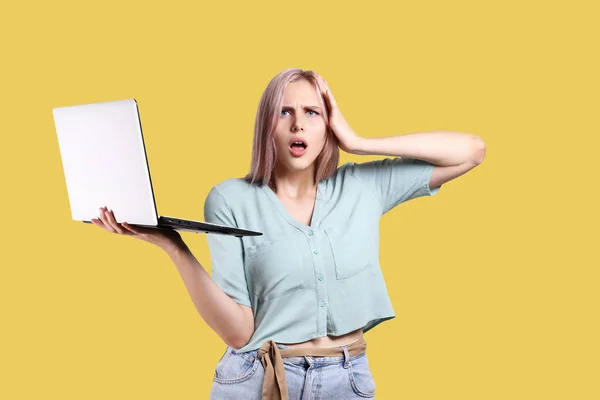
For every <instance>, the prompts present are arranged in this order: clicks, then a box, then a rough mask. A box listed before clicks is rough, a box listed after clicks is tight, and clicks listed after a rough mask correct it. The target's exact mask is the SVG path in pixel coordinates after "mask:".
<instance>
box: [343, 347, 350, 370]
mask: <svg viewBox="0 0 600 400" xmlns="http://www.w3.org/2000/svg"><path fill="white" fill-rule="evenodd" d="M342 350H344V368H348V366H349V365H350V364H352V363H351V362H350V356H349V355H348V346H347V345H344V346H342Z"/></svg>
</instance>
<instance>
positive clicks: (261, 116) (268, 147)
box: [244, 68, 340, 185]
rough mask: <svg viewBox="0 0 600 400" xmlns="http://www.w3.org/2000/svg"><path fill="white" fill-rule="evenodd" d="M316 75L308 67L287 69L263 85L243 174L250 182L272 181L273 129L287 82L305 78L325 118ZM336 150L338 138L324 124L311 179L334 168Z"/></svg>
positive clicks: (337, 149) (325, 110) (327, 119)
mask: <svg viewBox="0 0 600 400" xmlns="http://www.w3.org/2000/svg"><path fill="white" fill-rule="evenodd" d="M318 76H319V75H318V74H317V73H316V72H314V71H312V70H302V69H299V68H287V69H285V70H283V71H281V72H280V73H278V74H277V75H276V76H275V77H274V78H273V79H271V81H270V82H269V84H268V85H267V87H266V89H265V91H264V92H263V94H262V97H261V98H260V102H259V104H258V111H257V113H256V120H255V123H254V141H253V144H252V162H251V164H250V173H248V175H246V176H245V177H244V179H245V180H247V181H248V182H250V183H251V184H252V183H254V182H256V181H259V182H261V183H263V184H266V185H269V184H271V183H272V179H273V170H274V169H275V163H276V161H277V154H276V147H275V129H276V128H277V122H278V120H279V115H280V113H281V107H282V105H283V104H282V103H283V92H284V90H285V88H286V87H287V85H288V83H290V82H295V81H298V80H300V79H305V80H306V81H308V82H309V83H311V84H312V85H313V86H314V87H315V90H316V91H317V98H318V101H319V106H321V108H322V110H323V113H322V115H323V118H324V119H325V121H329V118H328V109H327V107H326V106H325V100H324V99H323V95H322V94H321V93H322V92H323V91H324V88H321V87H320V84H319V82H318V79H317V78H318ZM339 154H340V150H339V148H338V140H337V137H336V136H335V134H334V133H333V132H332V131H331V127H330V126H329V124H327V133H326V139H325V147H324V148H323V151H322V152H321V154H319V156H317V158H316V159H315V161H314V163H315V182H316V183H318V182H319V181H321V180H322V179H327V178H329V177H330V176H331V175H333V173H334V172H335V171H336V169H337V165H338V160H339Z"/></svg>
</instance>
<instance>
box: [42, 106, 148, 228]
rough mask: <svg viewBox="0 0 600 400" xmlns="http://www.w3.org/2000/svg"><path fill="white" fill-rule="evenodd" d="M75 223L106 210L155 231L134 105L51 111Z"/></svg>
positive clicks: (145, 164) (145, 166)
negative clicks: (115, 210)
mask: <svg viewBox="0 0 600 400" xmlns="http://www.w3.org/2000/svg"><path fill="white" fill-rule="evenodd" d="M52 112H53V114H54V123H55V126H56V133H57V136H58V143H59V148H60V155H61V159H62V165H63V171H64V175H65V180H66V185H67V193H68V196H69V203H70V206H71V216H72V218H73V220H77V221H89V220H90V219H91V218H96V217H97V216H98V209H99V208H100V207H102V206H105V205H106V204H109V205H110V206H111V208H113V209H118V210H119V215H120V217H121V218H122V220H124V221H127V222H129V223H131V224H138V225H146V226H156V225H157V224H158V213H157V210H156V203H155V200H154V194H153V191H152V183H151V181H150V171H149V167H148V160H147V158H146V150H145V147H144V143H143V137H142V132H141V123H140V120H139V113H138V108H137V102H136V100H135V99H125V100H116V101H108V102H100V103H93V104H83V105H74V106H65V107H56V108H54V109H53V110H52Z"/></svg>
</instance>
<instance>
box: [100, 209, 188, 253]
mask: <svg viewBox="0 0 600 400" xmlns="http://www.w3.org/2000/svg"><path fill="white" fill-rule="evenodd" d="M91 221H92V223H93V224H94V225H96V226H99V227H100V228H103V229H105V230H107V231H108V232H112V233H116V234H119V235H125V236H131V237H134V238H137V239H141V240H143V241H145V242H148V243H152V244H155V245H157V246H159V247H161V248H163V249H164V248H165V247H166V246H168V245H171V244H181V243H182V242H183V239H181V235H180V234H179V232H177V231H176V230H174V229H158V228H145V227H142V226H132V225H129V224H128V223H127V222H123V223H121V224H120V223H118V222H117V220H116V219H115V216H114V214H113V212H112V211H108V210H107V209H106V207H102V208H100V218H92V219H91Z"/></svg>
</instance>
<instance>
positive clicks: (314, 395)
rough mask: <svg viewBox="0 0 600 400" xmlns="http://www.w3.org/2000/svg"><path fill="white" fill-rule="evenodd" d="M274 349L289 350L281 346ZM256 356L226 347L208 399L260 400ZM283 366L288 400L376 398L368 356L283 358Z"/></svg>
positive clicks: (260, 376) (261, 373)
mask: <svg viewBox="0 0 600 400" xmlns="http://www.w3.org/2000/svg"><path fill="white" fill-rule="evenodd" d="M277 346H278V347H279V348H280V349H286V348H289V347H288V346H285V345H283V344H277ZM337 347H340V348H343V347H346V348H347V347H348V345H345V346H337ZM257 353H258V350H254V351H249V352H246V353H236V352H235V351H234V350H233V348H231V347H229V346H227V350H226V351H225V353H224V354H223V356H222V357H221V360H219V363H218V364H217V367H216V369H215V375H214V377H213V384H212V387H211V389H210V399H211V400H213V399H214V400H228V399H231V400H238V399H243V400H261V399H262V384H263V379H264V374H265V370H264V367H263V365H262V363H261V361H260V359H259V358H258V357H257ZM283 362H284V366H285V376H286V380H287V385H288V393H289V398H290V400H301V399H305V400H306V399H310V400H320V399H324V400H325V399H326V400H335V399H340V400H349V399H362V398H365V397H368V398H375V380H374V379H373V374H372V373H371V370H370V368H369V360H368V358H367V353H363V354H358V355H355V356H348V357H346V356H345V355H341V356H339V357H313V356H301V357H286V358H284V359H283Z"/></svg>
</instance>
